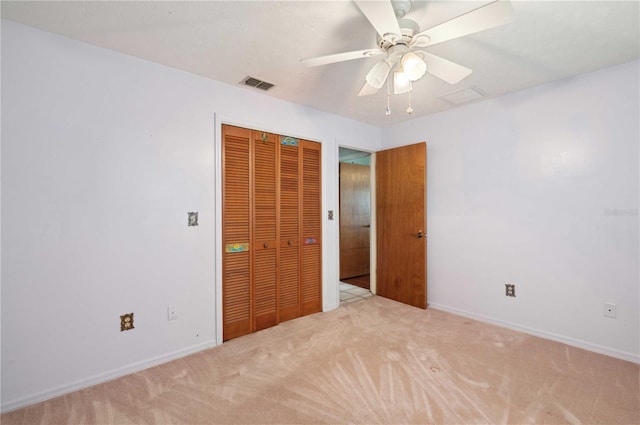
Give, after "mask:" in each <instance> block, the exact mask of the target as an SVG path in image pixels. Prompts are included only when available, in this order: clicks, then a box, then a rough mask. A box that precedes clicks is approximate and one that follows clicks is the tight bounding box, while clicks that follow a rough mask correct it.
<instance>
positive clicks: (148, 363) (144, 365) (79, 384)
mask: <svg viewBox="0 0 640 425" xmlns="http://www.w3.org/2000/svg"><path fill="white" fill-rule="evenodd" d="M215 346H216V343H215V341H208V342H203V343H200V344H197V345H193V346H191V347H187V348H185V349H182V350H177V351H173V352H171V353H167V354H163V355H161V356H158V357H154V358H151V359H147V360H143V361H141V362H137V363H134V364H131V365H128V366H125V367H121V368H118V369H114V370H111V371H108V372H104V373H100V374H97V375H93V376H90V377H88V378H84V379H80V380H78V381H75V382H71V383H69V384H65V385H60V386H58V387H55V388H52V389H50V390H46V391H42V392H39V393H36V394H33V395H30V396H28V397H23V398H20V399H17V400H12V401H8V402H6V403H2V406H1V407H0V412H1V413H7V412H10V411H12V410H16V409H20V408H22V407H26V406H29V405H31V404H35V403H39V402H41V401H45V400H49V399H52V398H54V397H59V396H61V395H65V394H68V393H71V392H74V391H78V390H81V389H83V388H87V387H91V386H93V385H97V384H101V383H103V382H107V381H111V380H113V379H116V378H120V377H122V376H125V375H130V374H132V373H136V372H140V371H141V370H145V369H148V368H150V367H153V366H158V365H160V364H163V363H167V362H170V361H172V360H176V359H179V358H181V357H185V356H188V355H190V354H194V353H197V352H199V351H203V350H206V349H208V348H212V347H215Z"/></svg>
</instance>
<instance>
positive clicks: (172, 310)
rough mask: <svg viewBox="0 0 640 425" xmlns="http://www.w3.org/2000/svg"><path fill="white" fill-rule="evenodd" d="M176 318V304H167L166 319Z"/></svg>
mask: <svg viewBox="0 0 640 425" xmlns="http://www.w3.org/2000/svg"><path fill="white" fill-rule="evenodd" d="M177 318H178V313H177V312H176V306H175V305H170V306H167V320H176V319H177Z"/></svg>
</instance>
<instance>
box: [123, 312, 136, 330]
mask: <svg viewBox="0 0 640 425" xmlns="http://www.w3.org/2000/svg"><path fill="white" fill-rule="evenodd" d="M133 328H134V326H133V313H128V314H123V315H122V316H120V332H124V331H130V330H131V329H133Z"/></svg>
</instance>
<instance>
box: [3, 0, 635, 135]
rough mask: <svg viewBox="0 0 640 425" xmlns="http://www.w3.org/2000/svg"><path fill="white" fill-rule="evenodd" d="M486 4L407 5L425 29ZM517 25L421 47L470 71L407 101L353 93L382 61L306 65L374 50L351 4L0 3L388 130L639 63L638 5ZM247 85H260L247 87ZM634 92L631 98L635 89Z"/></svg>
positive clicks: (427, 80) (430, 83)
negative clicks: (464, 93) (464, 98)
mask: <svg viewBox="0 0 640 425" xmlns="http://www.w3.org/2000/svg"><path fill="white" fill-rule="evenodd" d="M486 3H488V2H487V1H471V2H467V1H415V2H414V6H413V9H412V11H411V12H410V13H409V14H408V15H407V17H408V18H410V19H412V20H414V21H416V22H417V23H418V24H419V25H420V27H421V29H422V30H424V29H427V28H430V27H432V26H434V25H437V24H439V23H441V22H443V21H446V20H448V19H451V18H454V17H456V16H458V15H460V14H462V13H465V12H467V11H469V10H472V9H474V8H476V7H479V6H481V5H483V4H486ZM512 4H513V9H514V11H515V15H516V18H515V20H514V22H512V23H510V24H508V25H505V26H502V27H499V28H495V29H491V30H487V31H484V32H481V33H478V34H474V35H469V36H467V37H463V38H459V39H455V40H451V41H448V42H445V43H441V44H438V45H435V46H433V47H430V48H427V50H428V51H429V52H431V53H433V54H436V55H440V56H442V57H444V58H446V59H449V60H451V61H454V62H457V63H459V64H461V65H464V66H466V67H469V68H471V69H473V73H472V74H471V75H470V76H469V77H467V78H465V79H464V80H462V81H461V82H460V83H458V84H456V85H454V86H452V85H449V84H447V83H445V82H443V81H441V80H439V79H438V78H436V77H433V76H430V75H428V74H427V76H425V77H424V78H422V79H421V80H420V81H418V82H416V83H414V91H413V94H412V103H413V109H414V113H413V115H411V116H409V115H407V114H406V113H405V112H404V110H405V109H406V107H407V104H408V95H406V94H405V95H399V96H393V98H392V110H393V114H392V115H391V116H389V117H386V116H385V114H384V110H385V107H386V91H385V90H381V91H380V92H379V93H378V94H376V95H374V96H368V97H358V96H357V93H358V92H359V90H360V88H361V87H362V85H363V83H364V77H365V75H366V73H367V71H368V70H369V69H370V67H372V66H373V65H374V64H375V62H376V61H377V60H378V59H379V58H368V59H361V60H354V61H349V62H343V63H337V64H331V65H326V66H322V67H316V68H307V67H304V66H302V65H301V64H300V63H299V61H300V59H303V58H309V57H315V56H321V55H327V54H332V53H340V52H343V51H349V50H360V49H366V48H372V47H375V30H374V29H373V28H372V27H371V26H370V25H369V23H368V21H367V19H366V18H365V17H364V16H363V15H362V14H361V12H360V11H359V9H358V8H357V7H356V6H355V4H354V3H352V2H351V1H177V2H165V1H113V2H112V1H105V2H102V1H70V2H66V1H44V2H39V1H15V2H14V1H4V0H3V1H2V5H1V7H2V9H1V14H2V17H3V18H5V19H10V20H13V21H16V22H21V23H24V24H26V25H30V26H33V27H36V28H41V29H44V30H46V31H50V32H54V33H58V34H62V35H65V36H68V37H71V38H74V39H78V40H81V41H85V42H88V43H91V44H95V45H97V46H101V47H105V48H108V49H112V50H116V51H119V52H123V53H126V54H129V55H133V56H137V57H140V58H144V59H147V60H149V61H153V62H157V63H161V64H164V65H167V66H170V67H173V68H178V69H182V70H185V71H188V72H191V73H194V74H198V75H202V76H205V77H208V78H211V79H214V80H218V81H222V82H225V83H228V84H234V85H238V83H239V82H240V81H241V80H242V79H243V78H244V77H246V76H248V75H250V76H252V77H256V78H259V79H263V80H266V81H269V82H271V83H274V84H275V85H276V87H275V88H273V89H272V90H270V91H269V92H267V95H270V96H275V97H278V98H281V99H286V100H290V101H293V102H296V103H300V104H304V105H308V106H311V107H314V108H317V109H321V110H324V111H329V112H332V113H335V114H339V115H342V116H345V117H349V118H352V119H355V120H358V121H362V122H366V123H370V124H373V125H377V126H380V125H382V126H384V125H389V124H394V123H398V122H401V121H405V120H408V119H411V118H413V117H416V116H422V115H426V114H432V113H435V112H438V111H443V110H446V109H449V108H452V107H455V106H454V105H453V104H452V103H450V102H447V101H445V100H442V99H438V97H440V96H442V95H443V94H446V93H449V92H453V91H458V90H463V89H467V88H471V87H473V88H476V89H479V91H480V92H482V93H484V94H486V95H487V98H491V97H496V96H500V95H503V94H506V93H510V92H514V91H518V90H522V89H525V88H527V87H531V86H535V85H538V84H543V83H547V82H551V81H556V80H559V79H563V78H566V77H570V76H573V75H577V74H581V73H584V72H589V71H593V70H596V69H600V68H604V67H607V66H612V65H616V64H620V63H624V62H628V61H631V60H635V59H638V57H639V56H640V32H639V28H640V3H639V2H637V1H602V2H600V1H514V2H512ZM246 90H256V89H251V88H246ZM634 95H637V93H635V94H634Z"/></svg>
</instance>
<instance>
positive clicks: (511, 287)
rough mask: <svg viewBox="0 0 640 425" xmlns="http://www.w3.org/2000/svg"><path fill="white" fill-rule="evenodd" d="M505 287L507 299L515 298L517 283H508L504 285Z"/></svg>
mask: <svg viewBox="0 0 640 425" xmlns="http://www.w3.org/2000/svg"><path fill="white" fill-rule="evenodd" d="M504 287H505V295H506V296H507V297H515V296H516V285H515V283H507V284H505V285H504Z"/></svg>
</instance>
